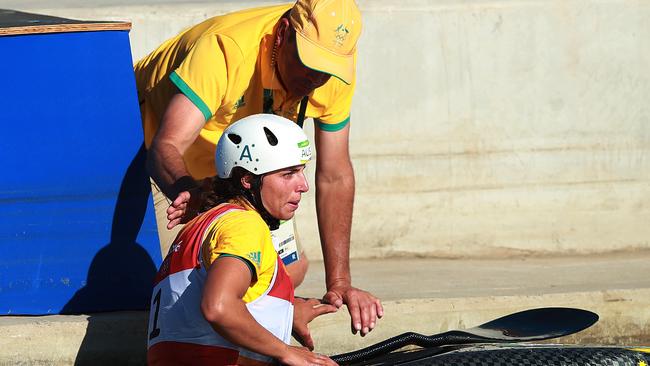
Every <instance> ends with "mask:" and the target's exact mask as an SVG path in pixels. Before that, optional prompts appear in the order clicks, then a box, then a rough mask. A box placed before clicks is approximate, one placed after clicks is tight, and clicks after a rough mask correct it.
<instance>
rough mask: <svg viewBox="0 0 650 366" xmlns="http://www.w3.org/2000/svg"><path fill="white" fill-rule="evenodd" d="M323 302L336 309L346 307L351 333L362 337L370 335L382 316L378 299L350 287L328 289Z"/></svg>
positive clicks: (340, 286)
mask: <svg viewBox="0 0 650 366" xmlns="http://www.w3.org/2000/svg"><path fill="white" fill-rule="evenodd" d="M323 300H324V301H325V302H327V303H329V304H332V305H334V306H336V307H337V308H339V307H341V306H342V305H343V304H345V305H347V307H348V311H349V312H350V319H351V322H350V325H351V328H352V333H353V334H357V332H361V336H362V337H363V336H365V335H366V334H368V333H370V331H371V330H373V328H375V326H376V325H377V320H378V319H379V318H381V317H382V316H384V308H383V306H382V305H381V301H379V299H378V298H376V297H375V296H373V295H372V294H371V293H369V292H366V291H363V290H360V289H358V288H355V287H352V286H350V285H335V286H332V287H330V289H329V291H327V293H326V294H325V296H323Z"/></svg>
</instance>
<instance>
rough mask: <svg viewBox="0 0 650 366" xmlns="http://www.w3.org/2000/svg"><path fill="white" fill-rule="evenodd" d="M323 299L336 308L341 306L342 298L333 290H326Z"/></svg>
mask: <svg viewBox="0 0 650 366" xmlns="http://www.w3.org/2000/svg"><path fill="white" fill-rule="evenodd" d="M323 301H325V302H326V303H328V304H332V305H334V306H336V307H337V308H340V307H341V306H343V299H342V298H341V296H339V294H337V293H336V292H334V291H327V293H326V294H325V296H323Z"/></svg>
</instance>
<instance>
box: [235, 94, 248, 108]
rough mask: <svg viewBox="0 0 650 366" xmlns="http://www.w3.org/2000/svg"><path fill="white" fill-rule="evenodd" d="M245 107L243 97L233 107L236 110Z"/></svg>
mask: <svg viewBox="0 0 650 366" xmlns="http://www.w3.org/2000/svg"><path fill="white" fill-rule="evenodd" d="M245 105H246V101H244V96H243V95H242V96H241V98H239V99H238V100H237V102H235V105H234V106H233V108H234V109H239V108H241V107H243V106H245Z"/></svg>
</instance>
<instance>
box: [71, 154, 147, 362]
mask: <svg viewBox="0 0 650 366" xmlns="http://www.w3.org/2000/svg"><path fill="white" fill-rule="evenodd" d="M145 161H146V150H145V148H144V145H143V146H141V147H140V149H139V150H138V153H137V154H136V156H135V157H134V159H133V161H132V162H131V164H130V165H129V168H128V169H127V171H126V174H125V176H124V179H123V180H122V185H121V187H120V192H119V195H118V198H117V203H116V205H115V212H114V213H113V223H112V228H111V241H110V243H108V244H107V245H106V246H105V247H103V248H102V249H100V250H99V252H97V254H96V255H95V257H94V258H93V260H92V262H91V264H90V267H89V269H88V278H87V281H86V286H84V287H83V288H81V289H80V290H79V291H77V292H76V293H75V295H74V296H73V297H72V298H71V299H70V301H68V303H67V304H66V305H65V306H64V307H63V310H62V311H61V313H62V314H80V313H82V312H83V313H86V314H88V313H95V314H92V315H91V316H90V317H89V319H88V328H87V330H86V335H85V337H84V340H83V342H82V344H81V347H80V349H79V353H78V354H77V359H76V361H75V365H89V364H92V365H97V364H109V363H110V364H113V365H115V364H119V365H124V364H144V363H145V362H146V332H147V320H148V316H147V315H146V312H143V311H138V312H128V313H120V314H115V313H104V314H99V313H100V312H103V311H116V310H143V309H148V308H149V300H150V297H151V289H152V287H153V280H154V276H155V274H156V270H157V269H156V266H155V264H154V262H153V260H152V259H151V257H150V256H149V254H148V253H147V251H146V250H145V249H144V248H143V247H142V246H141V245H140V244H138V243H137V242H136V238H137V236H138V233H139V231H140V228H141V226H142V223H143V221H144V217H145V213H146V209H147V203H148V200H149V195H150V194H151V186H150V183H149V176H148V175H147V172H146V169H145Z"/></svg>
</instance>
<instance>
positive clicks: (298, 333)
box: [293, 297, 338, 351]
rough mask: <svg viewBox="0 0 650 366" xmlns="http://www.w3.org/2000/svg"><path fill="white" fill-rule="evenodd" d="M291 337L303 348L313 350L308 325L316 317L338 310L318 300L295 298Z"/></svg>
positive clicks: (312, 341)
mask: <svg viewBox="0 0 650 366" xmlns="http://www.w3.org/2000/svg"><path fill="white" fill-rule="evenodd" d="M293 309H294V310H293V337H294V338H295V339H296V340H297V341H298V342H300V344H302V345H303V346H305V347H307V348H309V350H310V351H313V350H314V340H313V339H312V338H311V333H310V332H309V327H308V326H307V324H309V323H310V322H311V321H312V320H314V319H315V318H316V317H318V316H321V315H323V314H329V313H334V312H336V310H338V309H337V308H336V307H335V306H333V305H329V304H323V303H321V301H320V300H318V299H303V298H300V297H296V298H295V300H294V303H293Z"/></svg>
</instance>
